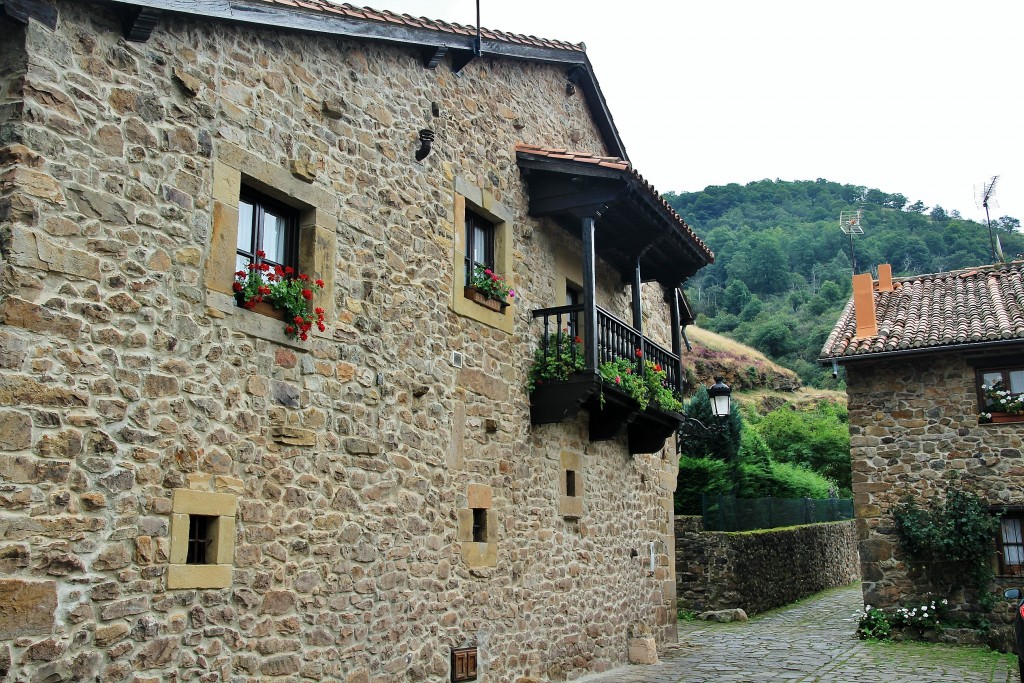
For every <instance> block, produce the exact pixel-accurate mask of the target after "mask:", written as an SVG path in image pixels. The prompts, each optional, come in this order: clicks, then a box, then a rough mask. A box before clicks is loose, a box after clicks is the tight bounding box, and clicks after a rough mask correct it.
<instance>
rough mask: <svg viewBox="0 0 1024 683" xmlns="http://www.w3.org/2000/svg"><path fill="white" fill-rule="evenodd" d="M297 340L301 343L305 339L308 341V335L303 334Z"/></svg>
mask: <svg viewBox="0 0 1024 683" xmlns="http://www.w3.org/2000/svg"><path fill="white" fill-rule="evenodd" d="M299 339H301V340H302V341H306V340H307V339H309V335H308V334H306V333H305V332H303V333H302V334H300V335H299Z"/></svg>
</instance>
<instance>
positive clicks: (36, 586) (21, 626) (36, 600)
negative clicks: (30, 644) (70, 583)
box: [0, 579, 57, 640]
mask: <svg viewBox="0 0 1024 683" xmlns="http://www.w3.org/2000/svg"><path fill="white" fill-rule="evenodd" d="M56 610H57V583H56V582H55V581H24V580H21V579H0V639H2V640H10V639H12V638H19V637H21V636H34V635H45V634H48V633H50V632H51V631H52V630H53V626H54V612H55V611H56Z"/></svg>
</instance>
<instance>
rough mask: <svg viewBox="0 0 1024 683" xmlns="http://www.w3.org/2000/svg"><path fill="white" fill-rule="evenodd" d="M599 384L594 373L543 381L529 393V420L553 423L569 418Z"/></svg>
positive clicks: (535, 422)
mask: <svg viewBox="0 0 1024 683" xmlns="http://www.w3.org/2000/svg"><path fill="white" fill-rule="evenodd" d="M600 386H601V385H600V378H599V377H598V376H597V375H596V374H589V375H585V374H584V375H573V376H572V377H570V378H569V379H566V380H555V381H550V380H549V381H545V382H544V383H543V384H540V385H538V386H537V387H536V388H535V389H534V390H533V392H532V393H531V394H530V422H532V423H533V424H553V423H555V422H563V421H565V420H571V419H572V418H574V417H576V414H577V413H579V412H580V408H582V407H583V404H584V403H585V402H586V401H587V399H589V398H590V397H591V396H593V395H594V394H595V393H596V392H597V390H598V388H599V387H600Z"/></svg>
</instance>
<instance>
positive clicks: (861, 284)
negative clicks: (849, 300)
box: [853, 273, 891, 339]
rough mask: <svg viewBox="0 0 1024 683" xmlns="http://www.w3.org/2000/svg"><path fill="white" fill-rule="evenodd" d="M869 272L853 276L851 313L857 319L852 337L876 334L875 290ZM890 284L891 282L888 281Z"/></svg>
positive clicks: (858, 337) (859, 337) (857, 337)
mask: <svg viewBox="0 0 1024 683" xmlns="http://www.w3.org/2000/svg"><path fill="white" fill-rule="evenodd" d="M873 285H874V283H873V282H872V280H871V273H861V274H860V275H854V276H853V314H854V319H855V320H856V321H857V334H856V335H855V336H854V339H861V338H863V337H874V336H875V335H877V334H878V319H877V318H876V317H875V292H874V286H873ZM890 286H891V282H890Z"/></svg>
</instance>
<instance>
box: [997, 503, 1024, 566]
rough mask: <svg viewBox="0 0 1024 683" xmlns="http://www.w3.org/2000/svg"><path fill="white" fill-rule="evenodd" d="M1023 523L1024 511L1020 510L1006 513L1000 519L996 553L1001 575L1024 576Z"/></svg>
mask: <svg viewBox="0 0 1024 683" xmlns="http://www.w3.org/2000/svg"><path fill="white" fill-rule="evenodd" d="M1022 523H1024V511H1020V510H1017V511H1013V512H1007V513H1005V514H1004V515H1003V518H1002V519H1001V520H1000V521H999V532H998V535H997V536H996V548H997V549H998V552H997V553H996V555H997V557H998V558H999V575H1000V576H1024V538H1022V536H1021V526H1022Z"/></svg>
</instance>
